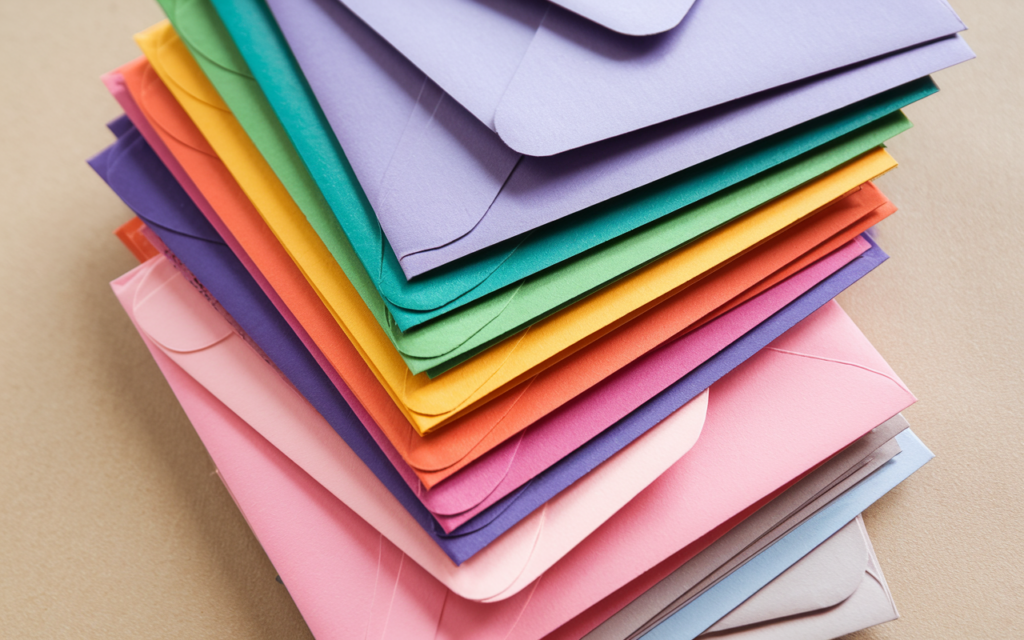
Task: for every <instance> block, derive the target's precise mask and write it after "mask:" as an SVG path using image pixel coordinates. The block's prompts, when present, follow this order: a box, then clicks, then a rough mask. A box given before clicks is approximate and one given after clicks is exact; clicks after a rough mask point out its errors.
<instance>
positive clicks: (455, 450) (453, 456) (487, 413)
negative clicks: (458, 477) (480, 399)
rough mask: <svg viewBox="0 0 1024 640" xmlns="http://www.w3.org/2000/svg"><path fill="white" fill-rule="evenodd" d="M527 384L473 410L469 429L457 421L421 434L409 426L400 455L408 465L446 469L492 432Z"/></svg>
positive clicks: (524, 390)
mask: <svg viewBox="0 0 1024 640" xmlns="http://www.w3.org/2000/svg"><path fill="white" fill-rule="evenodd" d="M529 385H530V382H525V383H523V384H521V385H519V386H518V387H516V388H515V389H513V390H511V391H509V392H508V393H504V394H502V395H501V396H499V397H497V398H494V399H493V400H491V401H489V402H488V403H487V404H485V405H484V406H482V407H480V408H478V409H476V410H474V412H473V415H474V420H473V424H474V427H473V429H472V430H468V429H459V428H458V424H459V423H458V421H456V422H454V423H453V424H451V425H449V428H445V429H439V430H437V431H434V432H431V433H428V434H425V435H423V436H420V435H419V434H417V433H416V432H415V431H413V430H412V429H411V428H410V429H409V431H408V436H407V439H406V447H405V449H404V452H403V454H402V455H403V457H405V458H406V460H408V461H409V464H410V465H412V466H414V467H416V468H417V469H421V470H423V471H440V470H441V469H447V468H448V467H450V466H452V465H454V464H455V463H457V462H459V461H460V460H462V459H463V458H464V457H466V456H467V455H469V453H470V452H471V451H472V450H473V449H474V448H475V447H477V446H478V445H479V444H480V443H481V442H482V441H483V440H484V439H485V438H487V436H488V435H489V434H491V433H492V432H493V431H494V429H495V427H497V426H498V424H499V423H500V422H501V421H502V419H504V417H505V416H506V415H507V414H508V412H509V411H511V410H512V408H513V407H514V406H515V404H516V403H518V402H519V399H520V398H521V397H522V396H523V394H524V393H525V392H526V390H527V387H528V386H529ZM480 421H483V422H482V424H484V425H485V426H483V427H477V426H475V425H477V424H481V422H480ZM439 441H440V442H439Z"/></svg>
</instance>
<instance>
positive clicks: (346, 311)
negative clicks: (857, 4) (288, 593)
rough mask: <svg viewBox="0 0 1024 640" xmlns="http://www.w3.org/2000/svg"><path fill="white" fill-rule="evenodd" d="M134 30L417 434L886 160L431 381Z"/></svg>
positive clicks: (829, 179) (183, 79)
mask: <svg viewBox="0 0 1024 640" xmlns="http://www.w3.org/2000/svg"><path fill="white" fill-rule="evenodd" d="M136 40H137V42H138V44H139V46H140V47H141V48H142V50H143V52H144V53H145V55H146V57H147V58H148V59H149V61H150V63H151V64H152V66H153V68H154V69H155V70H156V72H157V74H158V75H159V76H160V77H161V79H162V80H163V81H164V83H165V84H166V85H167V87H168V88H169V89H170V90H171V92H172V93H173V95H174V97H175V99H176V100H177V101H178V102H179V103H180V104H181V106H182V107H183V108H184V109H185V111H186V112H187V113H188V114H189V116H190V117H191V118H192V120H193V121H194V122H195V124H196V126H197V127H198V128H199V129H200V131H202V133H203V135H204V136H205V137H206V139H207V141H208V142H209V143H210V145H211V146H212V147H213V149H214V150H215V151H216V152H217V154H218V155H219V156H220V158H221V160H222V161H223V162H224V164H225V165H226V166H227V167H228V169H229V170H230V171H231V173H232V175H233V176H234V177H235V179H236V180H237V181H238V183H239V184H240V185H241V187H242V189H243V190H244V191H245V193H246V195H247V196H248V197H249V199H250V200H251V201H252V202H253V204H254V206H255V208H256V209H257V211H259V213H260V215H261V216H262V217H263V219H264V221H265V222H266V223H267V225H268V226H269V227H270V229H271V230H272V231H273V233H274V235H275V236H276V237H277V239H278V240H279V241H280V242H281V244H282V246H283V247H284V248H285V250H286V251H287V252H288V255H289V256H291V258H292V260H294V262H295V263H296V265H297V266H298V267H299V269H300V270H301V271H302V273H303V275H304V276H305V277H306V279H307V280H308V281H309V283H310V285H311V286H312V287H313V289H314V290H315V291H316V292H317V294H318V295H319V297H320V299H321V300H322V301H323V303H324V305H325V306H326V307H327V308H328V309H329V310H330V311H331V313H332V315H333V316H334V318H335V319H336V321H337V322H338V324H339V326H340V327H341V328H342V329H343V330H344V331H345V333H346V335H348V336H349V338H350V339H351V341H352V343H353V345H355V347H356V348H357V349H358V350H359V352H360V355H361V356H362V357H363V359H364V360H365V361H366V362H367V364H368V365H369V367H370V369H371V370H372V371H373V372H374V375H375V376H376V377H377V378H378V379H379V380H380V382H381V384H382V385H383V386H384V388H385V389H386V390H387V391H388V394H389V395H390V396H391V397H392V398H393V399H394V401H395V403H396V405H397V406H398V407H399V408H400V409H401V410H402V412H403V414H405V416H406V417H407V418H408V419H409V422H410V423H411V424H412V425H413V426H414V427H415V429H416V430H417V431H418V432H419V433H421V434H423V433H426V432H428V431H431V430H433V429H436V428H438V427H440V426H442V425H444V424H446V423H448V422H450V421H451V420H453V419H454V418H456V417H458V416H460V415H463V414H465V413H466V412H468V411H470V410H472V409H473V408H476V407H478V406H480V405H481V404H483V403H485V402H487V401H488V400H490V399H492V398H494V397H496V396H497V395H498V394H500V393H502V392H504V391H506V390H508V389H510V388H511V387H512V386H514V385H515V384H518V383H519V382H521V381H523V380H525V379H526V378H528V377H529V376H532V375H536V374H537V373H539V372H540V371H541V370H543V369H544V368H546V367H548V366H551V365H552V364H554V363H556V362H558V361H559V360H561V359H563V358H565V357H567V356H569V355H571V354H572V353H575V352H576V351H578V350H579V349H581V348H583V347H585V346H586V345H588V344H590V343H592V342H593V341H595V340H596V339H598V338H600V337H601V336H603V335H606V334H607V333H608V332H610V331H612V330H614V329H615V328H617V327H619V326H621V325H622V324H624V323H625V322H627V321H628V320H630V319H632V318H635V317H636V316H637V315H639V314H640V313H642V312H643V311H645V310H647V309H649V308H651V307H652V306H653V305H655V304H657V303H658V302H661V301H662V300H663V299H664V298H665V297H666V296H668V295H670V294H673V293H674V292H677V291H679V290H681V289H682V288H683V287H684V286H685V285H687V284H688V283H691V282H693V281H695V280H696V279H699V278H701V277H703V276H704V275H706V274H707V273H709V272H711V271H713V270H714V269H715V268H716V267H718V266H720V265H721V264H724V263H725V262H728V261H729V260H732V259H733V258H735V257H736V256H738V255H740V254H742V253H743V252H744V251H746V250H747V249H749V248H751V247H753V246H755V245H756V244H758V243H759V242H761V241H763V240H765V239H766V238H770V237H771V236H772V235H774V234H776V233H778V232H780V231H782V230H783V229H785V228H786V227H788V226H790V225H791V224H793V223H795V222H797V221H799V220H800V219H802V218H804V217H806V216H808V215H809V214H811V213H813V212H814V211H815V210H817V209H819V208H820V207H822V206H824V205H826V204H828V203H829V202H831V201H833V200H835V199H836V198H838V197H840V196H842V195H843V194H844V193H846V192H848V191H850V190H851V189H854V188H855V187H857V186H858V185H860V184H862V183H864V182H866V181H868V180H870V179H872V178H874V177H876V176H878V175H880V174H881V173H884V172H885V171H888V170H890V169H892V168H893V167H895V166H896V163H895V161H894V160H893V159H892V158H891V157H890V156H889V155H888V154H887V153H886V152H885V151H882V150H877V151H874V152H871V153H869V154H866V155H865V156H863V157H861V158H859V159H858V160H856V161H854V162H852V163H850V164H848V165H846V166H844V167H841V168H840V169H837V170H835V171H833V172H831V173H829V174H826V175H825V176H822V177H821V178H819V179H817V180H815V181H814V182H811V183H809V184H807V185H805V186H803V187H801V188H799V189H796V190H794V191H792V192H790V193H788V194H786V195H784V196H782V197H780V198H777V199H776V200H774V201H772V202H771V203H769V204H768V205H765V206H764V207H761V208H760V209H758V210H756V211H754V212H752V213H750V214H748V215H746V216H744V217H742V218H740V219H738V220H737V221H735V222H733V223H731V224H729V225H727V226H725V227H722V228H720V229H717V230H715V231H714V232H712V233H709V234H707V235H706V236H704V237H703V238H701V239H700V240H698V241H696V242H693V243H691V244H690V245H688V246H686V247H683V248H682V249H679V250H677V251H675V252H673V253H671V254H669V255H667V256H665V257H664V258H662V259H659V260H657V261H656V262H654V263H652V264H651V265H649V266H647V267H645V268H643V269H640V270H638V271H636V272H635V273H633V274H631V275H629V276H626V277H624V278H622V279H620V280H618V281H617V282H615V283H613V284H611V285H609V286H607V287H605V288H604V289H602V290H601V291H599V292H596V293H595V294H593V295H590V296H588V297H586V298H584V299H583V300H581V301H579V302H577V303H576V304H573V305H572V306H570V307H568V308H566V309H564V310H562V311H560V312H558V313H556V314H554V315H552V316H550V317H548V318H547V319H545V320H543V321H541V322H538V323H537V324H535V325H533V326H532V327H530V328H528V329H525V330H523V331H521V332H519V333H517V334H515V335H513V336H512V337H510V338H508V339H506V340H504V341H503V342H500V343H499V344H497V345H495V346H493V347H491V348H490V349H488V350H486V351H484V352H482V353H480V354H479V355H477V356H475V357H473V358H472V359H470V360H468V361H466V362H464V363H462V364H460V365H458V366H457V367H455V368H453V369H451V370H450V371H448V372H446V373H444V374H442V375H441V376H439V377H437V378H435V379H433V380H431V379H430V378H428V377H427V375H426V374H419V375H413V374H412V373H411V372H410V371H409V369H408V367H407V366H406V364H405V362H404V361H403V360H402V357H401V355H400V354H399V353H398V351H397V350H396V348H395V346H394V345H393V344H392V342H391V340H390V339H389V338H388V336H387V334H386V333H385V332H384V331H383V330H382V329H381V327H380V326H379V324H378V323H377V320H376V318H375V317H374V315H373V313H371V311H370V310H369V309H368V308H367V307H366V303H365V302H364V301H363V299H362V298H361V297H360V296H359V294H358V292H357V291H356V289H355V288H354V287H353V286H352V284H351V282H350V281H349V279H348V278H347V277H346V276H345V273H344V272H343V271H342V269H341V268H340V267H339V266H338V264H337V262H336V261H335V260H334V258H333V257H332V256H331V254H330V252H329V251H328V249H327V247H326V246H324V244H323V242H322V241H321V240H320V238H319V236H318V235H317V234H316V232H315V231H314V230H313V228H312V227H311V226H310V225H309V223H308V222H307V220H306V218H305V216H304V215H303V213H302V211H301V210H300V209H299V208H298V206H297V205H296V204H295V202H294V200H292V198H291V196H290V195H289V194H288V192H287V190H286V189H285V187H284V186H283V185H282V183H281V181H280V180H279V179H278V178H277V176H276V175H275V173H274V172H273V170H272V169H271V167H270V165H269V164H267V162H266V160H265V159H264V158H263V156H262V155H261V154H260V152H259V150H258V149H257V148H256V146H255V145H254V144H253V143H252V141H251V140H250V139H249V137H248V136H247V135H246V133H245V131H244V129H243V128H242V126H241V125H240V124H239V123H238V121H237V120H236V119H235V117H234V115H233V114H232V113H231V111H230V110H229V109H228V107H227V105H226V104H225V103H224V102H223V100H222V99H221V98H220V96H219V95H218V93H217V91H216V89H215V88H214V87H213V85H212V84H211V83H210V82H209V80H207V78H206V77H205V75H204V74H203V72H202V70H201V69H200V67H199V66H198V64H197V63H196V62H195V61H194V60H193V59H192V57H191V55H190V53H189V51H188V49H187V48H186V47H185V46H184V43H182V42H181V40H180V39H178V37H177V35H176V34H175V33H174V30H173V29H172V28H171V26H170V23H168V22H163V23H161V24H158V25H156V26H154V27H152V28H150V29H148V30H147V31H145V32H143V33H141V34H139V35H138V36H136ZM270 117H273V114H270ZM765 275H766V276H767V275H769V274H767V273H766V274H765Z"/></svg>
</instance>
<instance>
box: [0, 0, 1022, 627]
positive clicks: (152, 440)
mask: <svg viewBox="0 0 1024 640" xmlns="http://www.w3.org/2000/svg"><path fill="white" fill-rule="evenodd" d="M954 4H955V5H956V8H957V10H958V11H959V12H960V15H961V16H962V17H963V19H964V20H965V21H966V22H967V24H968V25H969V26H970V27H971V31H970V32H969V33H968V34H967V36H966V37H967V39H968V41H969V42H970V43H971V45H972V46H973V47H974V49H975V51H976V52H977V54H978V56H979V59H978V60H976V61H974V62H971V63H969V64H966V65H963V66H961V67H959V68H957V69H953V70H951V71H947V72H944V73H941V74H939V75H938V76H937V80H938V82H939V84H940V86H942V87H943V91H942V93H940V94H939V95H937V96H935V97H932V98H929V99H928V100H926V101H925V102H924V103H923V104H919V105H915V106H913V107H911V108H910V109H909V110H908V115H909V116H910V117H911V119H912V120H913V121H914V123H915V125H916V126H915V128H914V129H913V130H911V131H910V132H908V133H905V134H903V135H901V136H900V137H899V138H898V139H897V140H895V141H894V142H893V144H892V145H891V150H892V152H893V155H895V156H896V158H897V159H898V160H899V161H900V162H901V163H902V166H901V167H900V168H899V169H898V170H896V171H895V172H893V173H891V174H889V175H887V176H885V177H884V178H883V179H881V180H880V181H879V182H880V185H881V186H882V188H883V189H884V190H885V192H886V193H887V194H888V195H889V196H890V197H891V198H892V200H893V201H895V202H896V203H897V205H899V206H900V208H901V212H900V213H899V214H897V215H896V216H895V217H894V218H892V219H890V220H889V221H886V222H885V223H884V224H883V225H882V227H881V229H880V233H879V239H880V242H881V243H882V245H883V246H884V247H885V248H886V249H887V250H888V252H889V253H890V254H891V255H892V260H890V261H889V262H888V263H886V264H885V265H884V266H883V267H882V268H881V269H880V270H878V271H877V272H875V273H874V274H872V275H871V276H869V277H868V278H867V279H866V280H865V281H864V282H861V283H859V284H858V285H856V286H855V287H854V288H853V290H852V291H850V292H848V293H847V294H845V295H844V296H843V297H842V298H841V302H842V303H843V305H844V306H845V307H846V309H847V310H848V311H849V313H850V315H852V316H853V318H854V319H855V320H856V321H857V322H858V324H859V325H860V326H861V328H862V329H863V330H864V332H865V333H866V334H867V335H868V336H869V337H870V338H871V339H872V340H873V341H874V343H875V344H876V345H877V347H878V349H879V350H880V351H881V352H882V353H883V354H884V355H885V356H887V357H888V358H889V360H890V362H891V363H892V365H893V366H894V367H895V368H896V370H897V371H898V372H899V373H900V374H901V376H902V377H903V379H904V380H905V381H906V382H907V383H908V384H909V385H910V387H911V388H912V389H913V390H914V391H915V392H916V393H917V395H918V397H919V398H920V402H919V403H918V404H917V405H916V406H914V407H913V408H911V409H910V410H909V411H907V412H906V416H907V418H909V420H910V421H911V424H912V425H913V427H914V429H915V431H916V432H917V433H918V434H919V435H920V436H921V437H922V438H923V439H924V440H925V442H926V443H927V444H928V445H929V446H931V447H932V448H933V449H934V451H935V452H936V453H937V454H938V458H937V459H936V460H935V461H934V462H932V463H931V464H929V465H928V466H927V467H926V468H925V469H924V470H923V471H921V472H919V473H918V474H916V475H915V476H914V477H913V478H911V479H910V480H909V481H908V482H906V483H905V484H904V485H903V486H901V487H899V488H898V489H897V490H896V491H894V492H893V493H892V494H890V495H889V496H887V497H886V498H885V499H883V500H882V501H881V502H880V503H879V504H877V505H876V506H875V507H873V508H872V509H871V510H870V511H868V513H867V525H868V528H869V530H870V532H871V534H872V537H873V539H874V542H875V546H876V549H877V551H878V555H879V557H880V558H881V561H882V564H883V567H884V569H885V572H886V575H887V576H888V578H889V582H890V585H891V587H892V590H893V592H894V594H895V597H896V599H897V604H898V606H899V608H900V611H901V613H902V614H903V618H902V620H900V621H899V622H896V623H893V624H890V625H885V626H883V627H880V628H878V629H875V630H872V631H868V632H865V633H862V634H859V635H857V636H856V637H857V638H858V639H867V638H874V639H881V638H901V639H912V638H913V639H926V638H927V639H932V638H949V637H956V636H959V637H970V638H1021V637H1024V605H1022V602H1024V597H1022V595H1021V594H1022V593H1024V562H1022V560H1021V555H1022V553H1024V533H1022V530H1024V504H1022V498H1024V453H1022V449H1024V447H1022V444H1024V443H1022V439H1024V438H1022V435H1021V434H1022V432H1024V424H1022V423H1024V389H1022V379H1024V375H1022V374H1024V371H1022V369H1024V365H1022V362H1024V345H1022V338H1021V334H1022V332H1024V322H1022V318H1024V290H1022V289H1024V287H1022V284H1021V281H1022V279H1024V258H1022V247H1024V222H1022V220H1024V210H1022V203H1024V187H1022V183H1024V135H1022V130H1024V125H1022V122H1024V110H1022V108H1021V105H1022V104H1024V81H1022V76H1024V46H1022V44H1021V43H1022V41H1024V36H1022V33H1024V2H1021V1H1020V0H959V1H955V2H954ZM161 17H162V16H161V15H160V12H159V10H158V9H157V6H156V4H155V2H152V1H151V0H150V1H146V0H134V1H129V0H104V1H102V2H101V1H99V0H90V1H88V2H75V1H72V0H63V1H61V0H36V1H34V2H16V1H15V0H4V1H3V2H0V61H2V65H3V67H2V68H3V76H2V80H3V82H2V84H0V122H2V123H3V124H2V137H0V184H2V186H3V189H2V191H0V207H2V215H0V225H2V228H0V229H2V230H0V265H2V269H3V274H2V275H3V277H2V281H0V327H2V328H0V375H2V376H3V379H2V383H0V438H2V440H0V636H3V637H11V638H82V637H104V638H107V637H175V638H268V639H270V638H273V639H280V638H302V637H307V636H308V635H309V631H308V630H307V629H306V627H305V625H304V624H303V622H302V619H301V617H300V616H299V614H298V611H297V610H296V608H295V606H294V605H293V604H292V602H291V600H290V599H289V597H288V594H287V592H286V591H285V589H284V587H282V586H281V585H280V584H278V583H277V582H276V581H275V580H274V576H275V572H274V569H273V567H272V566H271V565H270V563H269V562H268V560H267V558H266V556H265V555H264V554H263V552H262V550H261V549H260V547H259V545H258V544H257V542H256V541H255V539H254V538H253V536H252V534H251V533H250V532H249V530H248V529H247V527H246V525H245V522H244V520H243V519H242V517H241V516H240V515H239V513H238V511H237V510H236V509H235V507H234V505H233V504H232V502H231V499H230V498H229V497H228V495H227V493H226V492H225V490H224V489H223V487H222V486H221V484H220V481H219V480H218V479H217V477H216V476H215V475H214V474H213V466H212V464H211V462H210V460H209V458H208V457H207V456H206V454H205V452H204V450H203V448H202V445H201V444H200V442H199V439H198V438H197V437H196V436H195V434H194V433H193V432H192V430H191V428H190V426H189V424H188V422H187V421H186V419H185V416H184V414H183V413H182V411H181V410H180V409H179V408H178V406H177V405H176V403H175V400H174V397H173V396H172V395H171V392H170V391H169V389H168V388H167V386H166V384H165V383H164V382H163V380H162V378H161V377H160V374H159V372H158V370H157V368H156V366H155V365H154V364H153V362H152V361H151V360H150V358H149V355H148V353H147V352H146V350H145V348H144V347H143V345H142V343H141V341H140V340H139V339H138V337H137V336H136V335H134V334H133V331H132V328H131V325H130V324H129V322H128V320H127V318H126V317H125V315H124V313H123V312H122V311H121V309H120V307H119V306H118V304H117V302H116V301H115V299H114V296H113V295H112V294H111V292H110V290H109V288H108V286H107V282H108V281H109V280H111V279H113V278H114V277H116V276H118V275H120V274H121V273H122V272H124V271H126V270H128V269H129V268H131V267H132V266H133V264H134V261H133V259H132V257H131V256H130V255H129V254H128V252H127V251H126V250H125V249H124V248H122V247H121V245H120V244H119V243H118V242H117V241H116V240H115V239H114V237H113V236H112V235H111V230H112V229H114V228H115V227H116V226H117V225H119V224H120V223H122V222H123V221H125V220H127V219H128V217H129V215H130V213H129V211H128V210H127V209H126V208H125V206H124V205H123V204H121V203H120V202H119V201H118V200H117V198H116V197H114V195H113V194H112V193H111V192H110V191H109V190H108V189H107V188H106V187H105V186H104V185H103V183H102V182H101V181H100V179H99V178H97V177H96V176H95V175H94V174H93V173H92V171H91V170H90V169H89V168H88V167H87V166H86V164H85V162H84V160H85V158H87V157H88V156H90V155H92V154H93V153H95V152H97V151H99V150H100V149H101V148H102V147H103V146H104V145H106V144H108V143H109V142H110V141H111V136H110V134H109V133H108V132H107V131H106V130H105V129H104V127H103V124H104V123H105V122H106V121H107V120H109V119H111V118H113V117H115V116H116V115H117V114H118V108H117V106H116V104H115V103H114V101H113V100H112V99H111V98H110V97H109V96H108V95H107V93H106V91H105V90H104V88H103V86H102V85H101V84H100V82H99V80H98V77H99V75H100V74H101V73H103V72H105V71H108V70H109V69H111V68H113V67H115V66H117V65H119V64H121V63H123V62H126V61H128V60H129V59H131V58H132V57H134V56H136V55H138V51H137V49H136V48H135V46H134V44H133V43H132V40H131V35H132V34H133V33H134V32H136V31H138V30H141V29H142V28H144V27H146V26H148V25H150V24H151V23H153V22H155V21H157V20H159V19H160V18H161Z"/></svg>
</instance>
